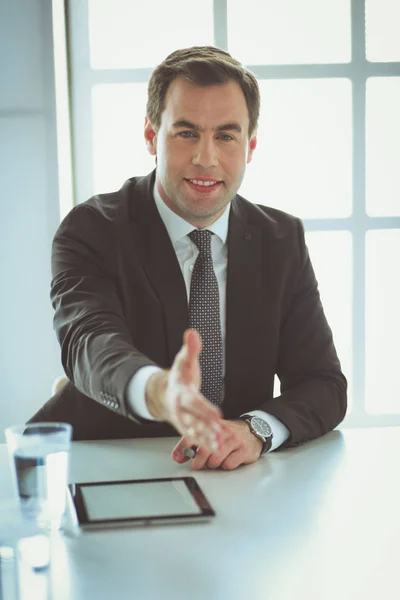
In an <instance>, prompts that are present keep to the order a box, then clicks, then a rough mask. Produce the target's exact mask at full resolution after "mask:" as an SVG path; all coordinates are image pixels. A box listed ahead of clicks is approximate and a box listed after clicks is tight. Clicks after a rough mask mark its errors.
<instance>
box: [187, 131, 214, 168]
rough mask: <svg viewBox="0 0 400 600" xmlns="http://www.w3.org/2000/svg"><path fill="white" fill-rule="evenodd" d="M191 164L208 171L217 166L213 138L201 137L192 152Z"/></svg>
mask: <svg viewBox="0 0 400 600" xmlns="http://www.w3.org/2000/svg"><path fill="white" fill-rule="evenodd" d="M192 163H193V165H195V166H198V167H202V168H203V169H209V168H210V167H215V166H217V164H218V156H217V148H216V147H215V142H214V139H213V137H209V138H208V137H206V136H202V137H201V138H200V139H199V140H198V142H197V144H196V147H195V150H194V152H193V158H192Z"/></svg>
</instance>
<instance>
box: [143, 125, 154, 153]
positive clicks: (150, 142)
mask: <svg viewBox="0 0 400 600" xmlns="http://www.w3.org/2000/svg"><path fill="white" fill-rule="evenodd" d="M144 139H145V141H146V146H147V150H148V151H149V152H150V154H152V155H153V156H155V155H156V154H157V133H156V131H155V130H154V129H153V126H152V124H151V123H150V121H149V119H148V118H147V117H145V119H144Z"/></svg>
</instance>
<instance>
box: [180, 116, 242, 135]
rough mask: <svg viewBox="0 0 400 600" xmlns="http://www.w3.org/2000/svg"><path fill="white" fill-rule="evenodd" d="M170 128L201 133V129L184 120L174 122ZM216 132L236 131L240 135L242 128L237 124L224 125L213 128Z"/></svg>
mask: <svg viewBox="0 0 400 600" xmlns="http://www.w3.org/2000/svg"><path fill="white" fill-rule="evenodd" d="M172 127H174V128H176V129H178V128H181V127H184V128H185V129H193V130H194V131H203V128H202V127H198V126H197V125H195V124H194V123H191V122H190V121H185V119H180V120H179V121H175V123H173V125H172ZM215 130H216V131H237V132H238V133H242V128H241V127H240V125H239V123H224V124H223V125H218V127H215Z"/></svg>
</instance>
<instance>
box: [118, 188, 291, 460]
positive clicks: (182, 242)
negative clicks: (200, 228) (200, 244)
mask: <svg viewBox="0 0 400 600" xmlns="http://www.w3.org/2000/svg"><path fill="white" fill-rule="evenodd" d="M153 193H154V200H155V203H156V206H157V209H158V212H159V214H160V217H161V219H162V221H163V223H164V225H165V227H166V229H167V232H168V235H169V237H170V239H171V242H172V245H173V248H174V250H175V252H176V256H177V259H178V262H179V265H180V267H181V270H182V274H183V278H184V280H185V285H186V294H187V298H188V301H189V295H190V282H191V277H192V271H193V267H194V263H195V262H196V258H197V256H198V254H199V250H198V248H197V246H196V244H195V243H194V242H192V240H191V239H190V238H189V237H188V234H189V233H190V232H191V231H193V229H195V228H194V227H193V225H191V224H190V223H188V222H187V221H185V220H184V219H182V218H181V217H180V216H179V215H177V214H175V213H174V212H173V211H172V210H171V209H170V208H168V206H167V205H166V204H165V203H164V201H163V200H162V198H161V196H160V194H159V193H158V190H157V187H156V185H155V186H154V190H153ZM230 207H231V205H230V204H229V206H228V207H227V208H226V209H225V211H224V213H223V214H222V215H221V216H220V217H219V218H218V219H217V221H215V222H214V223H213V224H212V225H210V227H207V229H208V230H209V231H212V232H213V233H214V235H213V236H212V238H211V254H212V260H213V266H214V271H215V275H216V278H217V282H218V289H219V303H220V319H221V335H222V348H223V361H224V362H223V370H224V373H225V324H226V273H227V263H228V247H227V237H228V221H229V212H230ZM159 370H160V368H159V367H156V366H152V365H150V366H147V367H142V368H141V369H139V370H138V371H137V373H136V374H135V375H134V376H133V377H132V379H131V380H130V382H129V384H128V388H127V395H128V403H129V405H130V408H131V411H132V412H133V413H134V414H136V415H138V416H139V417H142V418H144V419H149V420H156V419H155V418H154V417H153V415H152V414H151V413H150V412H149V410H148V408H147V404H146V400H145V389H146V384H147V381H148V379H149V378H150V376H151V375H153V373H156V372H157V371H159ZM246 414H249V415H255V416H259V417H261V418H264V419H266V420H267V421H268V423H269V425H270V427H271V429H272V433H273V438H272V446H271V448H270V451H271V450H275V449H276V448H278V446H280V445H281V444H283V442H285V441H286V440H287V438H288V437H289V430H288V428H287V427H286V426H285V425H284V424H283V423H282V422H281V421H280V420H279V419H277V418H276V417H275V416H274V415H270V414H269V413H266V412H265V411H263V410H251V411H248V412H247V413H246Z"/></svg>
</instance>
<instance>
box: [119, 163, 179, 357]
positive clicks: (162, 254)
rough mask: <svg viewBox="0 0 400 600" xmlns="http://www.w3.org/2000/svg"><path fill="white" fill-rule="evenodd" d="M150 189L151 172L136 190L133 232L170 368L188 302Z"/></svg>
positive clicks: (132, 216) (151, 186) (177, 346)
mask: <svg viewBox="0 0 400 600" xmlns="http://www.w3.org/2000/svg"><path fill="white" fill-rule="evenodd" d="M153 186H154V172H153V173H152V174H151V175H149V176H148V177H145V178H143V179H141V180H139V182H138V183H137V184H136V186H135V190H134V191H135V199H134V205H133V206H132V209H131V218H132V229H133V235H134V242H135V246H136V248H137V252H138V255H139V260H140V263H141V264H142V265H143V268H144V270H145V272H146V274H147V276H148V279H149V281H150V283H151V285H152V286H153V288H154V290H155V292H156V294H157V296H158V297H159V299H160V303H161V306H162V309H163V313H164V320H165V325H166V334H167V345H168V357H169V365H171V364H172V361H173V360H174V357H175V355H176V353H177V352H178V351H179V350H180V348H181V346H182V336H183V332H184V330H185V329H186V328H187V327H188V326H189V316H188V302H187V297H186V287H185V282H184V279H183V275H182V271H181V268H180V266H179V263H178V259H177V257H176V254H175V251H174V248H173V246H172V243H171V240H170V238H169V235H168V232H167V230H166V228H165V226H164V223H163V222H162V219H161V217H160V215H159V213H158V210H157V207H156V205H155V202H154V198H153Z"/></svg>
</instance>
